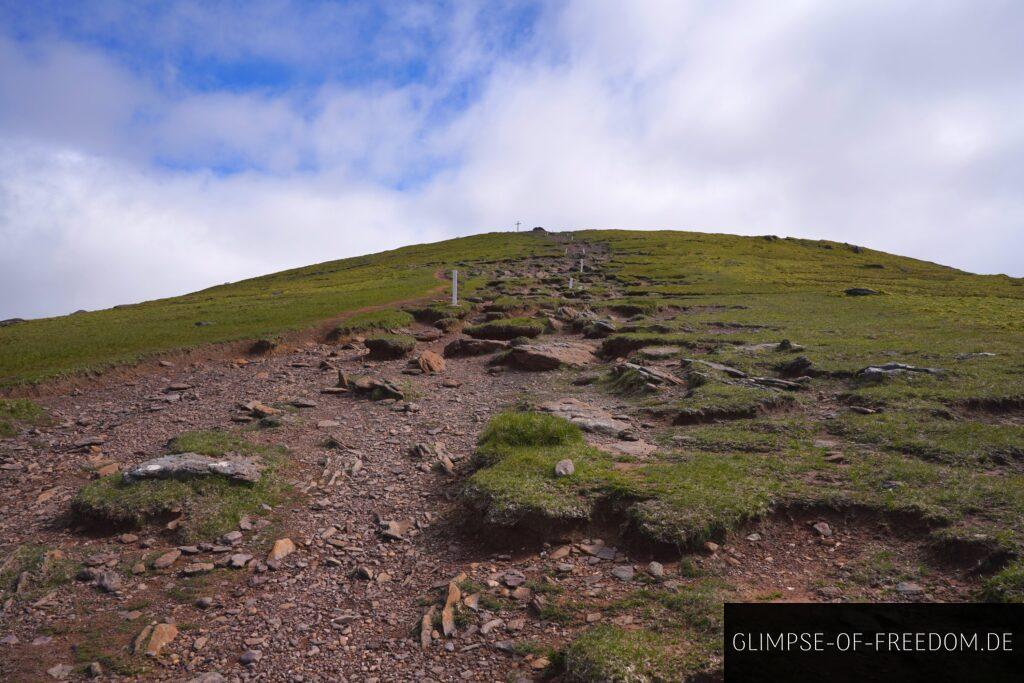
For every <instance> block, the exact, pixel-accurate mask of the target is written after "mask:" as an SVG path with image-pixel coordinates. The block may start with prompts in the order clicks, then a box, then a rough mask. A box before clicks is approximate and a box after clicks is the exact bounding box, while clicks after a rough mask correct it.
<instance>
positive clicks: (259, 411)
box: [242, 401, 283, 417]
mask: <svg viewBox="0 0 1024 683" xmlns="http://www.w3.org/2000/svg"><path fill="white" fill-rule="evenodd" d="M242 407H243V408H245V409H246V410H248V411H249V412H250V413H252V416H253V417H274V416H275V415H280V414H281V413H282V412H283V411H281V409H280V408H272V407H271V406H268V405H265V404H263V403H260V402H259V401H250V402H249V403H246V404H244V405H243V406H242Z"/></svg>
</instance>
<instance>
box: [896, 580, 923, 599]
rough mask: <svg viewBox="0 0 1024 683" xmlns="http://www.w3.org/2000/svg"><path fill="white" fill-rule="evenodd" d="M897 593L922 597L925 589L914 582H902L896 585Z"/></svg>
mask: <svg viewBox="0 0 1024 683" xmlns="http://www.w3.org/2000/svg"><path fill="white" fill-rule="evenodd" d="M896 592H897V593H899V594H900V595H906V596H915V595H922V594H923V593H924V588H922V587H921V586H919V585H918V584H916V583H914V582H912V581H900V582H899V583H897V584H896Z"/></svg>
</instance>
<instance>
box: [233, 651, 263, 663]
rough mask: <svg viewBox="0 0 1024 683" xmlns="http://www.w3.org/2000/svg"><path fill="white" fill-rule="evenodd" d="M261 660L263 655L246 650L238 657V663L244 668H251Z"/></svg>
mask: <svg viewBox="0 0 1024 683" xmlns="http://www.w3.org/2000/svg"><path fill="white" fill-rule="evenodd" d="M261 659H263V653H262V652H260V651H259V650H246V651H245V652H243V653H242V654H241V655H240V656H239V657H238V663H239V664H243V665H245V666H252V665H254V664H256V663H257V662H259V661H260V660H261Z"/></svg>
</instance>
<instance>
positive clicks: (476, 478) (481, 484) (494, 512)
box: [463, 413, 615, 526]
mask: <svg viewBox="0 0 1024 683" xmlns="http://www.w3.org/2000/svg"><path fill="white" fill-rule="evenodd" d="M564 458H569V459H571V460H572V461H573V463H574V464H575V467H576V472H575V474H574V475H572V476H571V477H562V478H556V477H555V474H554V468H555V463H557V462H558V461H559V460H562V459H564ZM473 462H474V464H475V465H476V466H478V467H480V469H478V470H477V471H476V472H475V473H474V474H473V476H472V477H470V479H469V481H468V482H467V484H466V487H465V489H464V491H463V495H464V498H465V499H466V500H467V501H469V502H470V503H471V504H472V505H474V506H477V507H478V508H480V509H481V511H482V512H483V513H484V519H485V521H487V522H489V523H491V524H497V525H502V526H515V525H517V524H523V523H526V524H544V523H548V522H566V521H583V520H586V519H589V518H590V516H591V514H592V512H593V505H594V503H595V501H596V500H597V497H596V496H595V495H593V494H594V493H595V491H591V490H590V487H591V486H594V487H596V489H603V488H605V486H606V483H607V482H608V481H609V480H610V479H613V478H614V474H615V473H614V471H613V469H612V467H613V460H612V458H611V457H610V456H608V455H607V454H605V453H602V452H601V451H598V450H597V449H594V448H591V447H589V446H587V445H586V444H585V443H584V441H583V435H582V432H581V431H580V429H579V427H577V426H576V425H573V424H572V423H570V422H568V421H567V420H563V419H562V418H559V417H555V416H552V415H548V414H543V413H518V414H517V413H505V414H502V415H499V416H496V417H495V418H494V419H493V420H492V421H491V422H490V424H489V425H488V426H487V428H486V429H485V430H484V433H483V435H482V437H481V439H480V443H479V447H478V450H477V452H476V454H475V455H474V460H473Z"/></svg>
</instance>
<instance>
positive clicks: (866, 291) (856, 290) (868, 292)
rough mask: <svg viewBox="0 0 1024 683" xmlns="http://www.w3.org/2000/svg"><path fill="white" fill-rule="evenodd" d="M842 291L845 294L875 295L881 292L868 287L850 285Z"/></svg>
mask: <svg viewBox="0 0 1024 683" xmlns="http://www.w3.org/2000/svg"><path fill="white" fill-rule="evenodd" d="M844 293H845V294H846V296H875V295H877V294H881V292H879V291H878V290H877V289H869V288H867V287H850V288H849V289H847V290H846V291H845V292H844Z"/></svg>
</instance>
